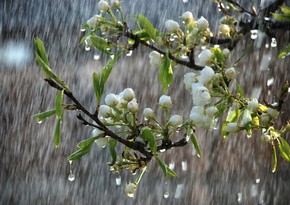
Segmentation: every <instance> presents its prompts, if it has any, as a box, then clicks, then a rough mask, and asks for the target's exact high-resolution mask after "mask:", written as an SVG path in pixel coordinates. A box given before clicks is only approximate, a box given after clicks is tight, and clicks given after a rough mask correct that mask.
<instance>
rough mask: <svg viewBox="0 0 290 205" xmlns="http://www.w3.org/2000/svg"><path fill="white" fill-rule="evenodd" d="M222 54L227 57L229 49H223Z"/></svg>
mask: <svg viewBox="0 0 290 205" xmlns="http://www.w3.org/2000/svg"><path fill="white" fill-rule="evenodd" d="M222 52H223V55H224V56H226V57H228V56H229V55H230V50H229V49H228V48H225V49H223V51H222Z"/></svg>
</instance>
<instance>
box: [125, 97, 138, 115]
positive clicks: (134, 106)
mask: <svg viewBox="0 0 290 205" xmlns="http://www.w3.org/2000/svg"><path fill="white" fill-rule="evenodd" d="M127 108H128V110H129V111H130V112H132V113H136V112H137V111H138V108H139V107H138V103H137V100H136V99H135V98H134V99H133V100H131V101H130V102H128V104H127Z"/></svg>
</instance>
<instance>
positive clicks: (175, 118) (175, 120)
mask: <svg viewBox="0 0 290 205" xmlns="http://www.w3.org/2000/svg"><path fill="white" fill-rule="evenodd" d="M169 124H170V125H171V126H173V127H176V126H180V125H181V124H182V117H181V116H180V115H172V116H171V117H170V119H169Z"/></svg>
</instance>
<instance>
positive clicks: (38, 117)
mask: <svg viewBox="0 0 290 205" xmlns="http://www.w3.org/2000/svg"><path fill="white" fill-rule="evenodd" d="M54 114H55V109H52V110H48V111H45V112H41V113H37V114H35V115H33V117H34V118H35V119H36V120H37V122H39V123H41V122H42V121H43V120H44V119H46V118H48V117H51V116H53V115H54Z"/></svg>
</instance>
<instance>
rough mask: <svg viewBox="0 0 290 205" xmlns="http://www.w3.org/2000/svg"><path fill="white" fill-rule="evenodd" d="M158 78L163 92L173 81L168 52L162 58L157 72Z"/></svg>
mask: <svg viewBox="0 0 290 205" xmlns="http://www.w3.org/2000/svg"><path fill="white" fill-rule="evenodd" d="M159 80H160V82H161V84H162V86H163V93H164V94H165V93H166V92H167V90H168V88H169V86H170V85H171V84H172V82H173V70H172V67H171V62H170V59H169V57H168V54H166V55H165V56H164V58H163V62H162V66H161V68H160V72H159Z"/></svg>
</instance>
